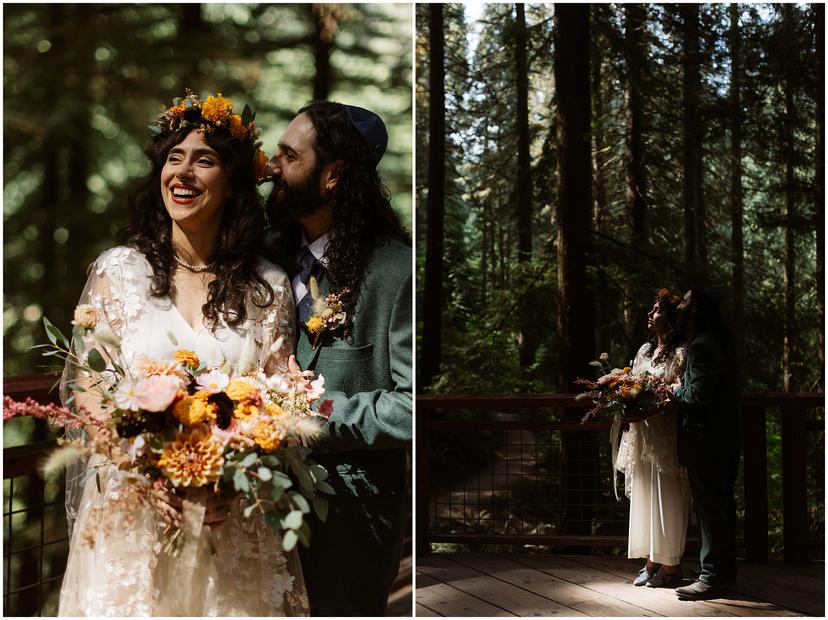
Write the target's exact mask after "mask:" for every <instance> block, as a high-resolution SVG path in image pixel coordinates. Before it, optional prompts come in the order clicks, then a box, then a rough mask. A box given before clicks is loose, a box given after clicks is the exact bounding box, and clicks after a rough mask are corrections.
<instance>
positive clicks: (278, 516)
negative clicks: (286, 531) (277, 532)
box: [265, 510, 282, 529]
mask: <svg viewBox="0 0 828 620" xmlns="http://www.w3.org/2000/svg"><path fill="white" fill-rule="evenodd" d="M265 521H267V522H268V523H269V524H270V525H272V526H273V527H275V528H276V529H280V528H281V527H282V513H281V512H279V511H278V510H269V511H267V512H266V513H265Z"/></svg>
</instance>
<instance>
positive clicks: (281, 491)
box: [270, 486, 285, 504]
mask: <svg viewBox="0 0 828 620" xmlns="http://www.w3.org/2000/svg"><path fill="white" fill-rule="evenodd" d="M270 496H271V497H272V498H273V501H274V502H276V503H277V504H278V503H279V502H280V501H282V498H283V497H284V496H285V487H280V486H274V487H273V491H272V492H271V493H270Z"/></svg>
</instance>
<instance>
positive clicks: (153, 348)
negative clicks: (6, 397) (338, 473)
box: [59, 247, 308, 616]
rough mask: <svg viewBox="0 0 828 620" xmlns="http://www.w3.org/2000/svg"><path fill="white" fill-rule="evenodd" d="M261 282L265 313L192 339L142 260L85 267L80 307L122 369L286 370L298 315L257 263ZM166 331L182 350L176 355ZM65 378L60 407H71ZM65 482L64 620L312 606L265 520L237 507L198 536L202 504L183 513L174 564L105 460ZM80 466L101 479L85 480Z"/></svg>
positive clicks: (281, 286)
mask: <svg viewBox="0 0 828 620" xmlns="http://www.w3.org/2000/svg"><path fill="white" fill-rule="evenodd" d="M258 268H259V274H260V275H261V276H262V277H263V278H264V279H265V280H267V282H268V283H269V284H270V285H271V287H272V288H273V291H274V294H275V298H274V301H273V303H272V305H271V306H270V307H267V308H259V307H257V306H256V305H255V304H254V303H253V301H252V300H251V299H248V300H247V303H246V310H247V319H246V321H245V322H244V323H243V324H242V326H240V327H238V328H230V327H228V326H227V325H226V323H222V324H221V325H219V326H218V328H217V329H215V330H214V331H211V330H210V329H208V328H207V327H204V326H202V327H200V328H199V329H197V330H195V329H193V328H192V327H191V326H190V325H189V324H188V323H187V322H186V321H185V320H184V318H183V317H182V316H181V314H180V313H179V311H178V310H177V308H176V307H175V305H173V303H172V302H171V301H170V299H169V298H168V297H163V298H154V297H151V296H150V294H149V284H150V281H149V277H150V276H151V275H152V268H151V267H150V265H149V263H148V262H147V261H146V259H145V258H144V257H143V255H141V254H140V253H139V252H138V251H136V250H134V249H131V248H126V247H117V248H114V249H111V250H108V251H106V252H104V253H103V254H102V255H101V256H100V257H99V258H98V260H97V261H96V262H95V264H94V265H93V267H92V270H91V272H90V275H89V280H88V281H87V284H86V287H85V288H84V291H83V294H82V295H81V300H80V303H89V304H92V305H94V306H95V307H96V308H97V309H98V310H99V316H101V315H103V316H105V317H106V320H105V325H101V324H99V326H98V327H99V329H100V328H101V327H108V328H109V329H110V330H111V331H112V332H113V334H114V335H115V336H116V338H117V339H118V341H119V342H120V346H121V350H122V353H123V359H124V360H125V361H126V362H127V363H128V364H132V363H137V362H138V361H139V360H140V358H141V356H144V355H147V356H150V357H152V358H155V359H170V358H171V357H172V354H173V352H174V351H175V350H177V349H189V350H192V351H195V352H196V353H197V354H198V356H199V359H200V360H201V361H202V362H203V363H206V364H207V365H210V366H221V365H224V364H225V363H226V362H230V363H231V365H232V366H233V370H234V371H235V372H237V373H239V374H242V373H245V372H249V371H251V370H254V369H257V368H264V369H265V371H266V372H268V373H273V372H277V371H281V370H285V369H286V368H287V359H288V356H289V355H290V354H291V353H292V351H293V343H294V338H295V333H294V332H295V326H294V320H293V316H294V306H293V299H292V293H291V288H290V283H289V281H288V279H287V276H286V275H285V273H284V271H282V270H281V269H280V268H278V267H276V266H275V265H273V264H272V263H269V262H267V261H264V260H261V261H260V263H259V267H258ZM168 332H171V333H172V334H174V335H175V338H176V339H177V341H178V344H177V345H174V344H173V342H172V340H171V339H170V338H169V336H168ZM72 372H74V371H73V370H72V369H71V368H67V370H66V372H65V373H64V382H63V385H62V397H64V398H65V397H66V396H68V392H69V390H68V387H67V385H66V379H67V377H68V375H69V374H71V373H72ZM92 461H94V462H90V463H88V464H86V463H84V464H82V465H81V466H77V465H76V466H75V467H74V469H71V468H70V471H68V472H67V501H66V505H67V517H68V519H69V521H70V524H71V523H72V522H75V523H74V528H72V530H73V531H72V533H71V537H72V538H71V544H70V549H69V559H68V563H67V568H66V574H65V576H64V578H63V585H62V588H61V592H60V608H59V615H61V616H287V615H307V614H308V600H307V593H306V591H305V585H304V581H303V578H302V570H301V566H300V564H299V556H298V553H297V552H296V550H295V549H294V550H293V551H292V552H290V553H285V552H284V551H283V550H282V541H281V538H280V536H279V534H278V532H277V531H276V530H275V529H273V528H271V527H270V526H268V525H267V524H266V523H265V522H264V521H263V520H262V519H256V518H251V519H245V518H244V517H243V516H242V515H241V514H240V511H239V507H238V502H235V503H234V504H233V505H232V508H231V512H230V516H229V517H228V518H227V519H226V520H225V521H223V522H222V523H221V524H220V525H218V526H206V525H203V524H202V522H201V519H202V518H203V504H202V505H201V506H200V511H199V510H198V506H197V507H196V509H194V510H192V511H191V512H190V513H187V512H186V511H185V522H184V524H183V526H182V529H183V530H184V532H185V540H188V541H190V542H189V543H185V545H184V547H183V549H182V551H181V553H180V555H178V556H177V557H175V558H173V557H172V556H170V555H168V554H167V553H165V552H164V551H162V549H161V541H162V535H163V531H164V528H165V525H164V524H163V523H162V522H161V521H160V520H159V518H158V517H157V516H156V513H155V512H153V511H152V510H151V509H150V508H149V507H147V506H139V507H138V508H136V509H132V510H130V511H123V510H119V509H117V505H118V502H119V499H120V498H122V492H123V490H124V488H125V485H126V484H128V480H127V478H126V476H125V475H124V474H123V473H122V472H119V471H118V470H117V469H116V468H115V467H114V466H112V465H111V464H107V463H106V462H104V461H103V459H102V458H101V459H97V457H93V459H92ZM87 467H90V468H91V467H98V472H97V475H94V474H93V475H91V476H90V477H86V476H84V475H83V474H84V472H85V471H86V468H87Z"/></svg>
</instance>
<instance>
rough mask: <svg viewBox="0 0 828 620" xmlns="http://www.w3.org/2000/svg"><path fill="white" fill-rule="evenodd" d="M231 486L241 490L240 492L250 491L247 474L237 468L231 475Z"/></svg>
mask: <svg viewBox="0 0 828 620" xmlns="http://www.w3.org/2000/svg"><path fill="white" fill-rule="evenodd" d="M233 487H234V488H235V489H236V491H241V492H242V493H247V492H248V491H250V483H249V482H248V480H247V475H246V474H245V473H244V472H243V471H242V470H241V469H237V470H236V473H235V475H234V476H233Z"/></svg>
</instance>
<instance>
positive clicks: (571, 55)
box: [554, 4, 599, 534]
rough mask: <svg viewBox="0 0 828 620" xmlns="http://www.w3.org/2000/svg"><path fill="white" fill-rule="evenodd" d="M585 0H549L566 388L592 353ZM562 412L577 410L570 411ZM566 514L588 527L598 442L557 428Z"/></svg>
mask: <svg viewBox="0 0 828 620" xmlns="http://www.w3.org/2000/svg"><path fill="white" fill-rule="evenodd" d="M589 36H590V33H589V6H588V5H586V4H556V5H555V29H554V45H555V98H556V101H555V103H556V108H555V113H556V116H557V119H556V126H557V136H556V140H557V151H558V170H557V196H558V201H557V207H556V214H557V223H558V236H557V245H558V290H559V309H560V313H559V316H558V328H559V331H558V334H559V337H560V358H559V359H560V371H559V388H560V390H561V391H562V392H571V391H572V389H573V382H574V380H575V379H576V378H577V377H578V376H582V377H583V376H588V375H587V373H588V372H589V369H590V367H589V361H590V359H591V358H592V356H593V355H594V325H593V312H592V299H591V297H590V294H589V290H588V289H587V285H586V268H587V261H588V257H589V246H590V219H591V212H592V165H591V157H590V144H591V142H590V133H591V132H590V124H591V108H590V93H589V89H590V83H589ZM565 416H566V417H567V418H568V419H577V418H578V417H580V412H577V411H569V412H566V414H565ZM561 451H562V453H563V462H564V465H563V467H564V472H563V486H564V499H565V508H564V520H563V523H564V524H563V527H564V529H565V531H567V532H568V533H579V534H590V533H591V521H592V505H593V503H594V500H595V498H594V496H593V493H594V491H592V490H593V489H597V488H598V486H599V485H598V470H597V465H598V460H597V456H598V450H597V445H595V443H594V441H593V438H592V436H591V435H590V434H589V433H583V432H563V433H561Z"/></svg>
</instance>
